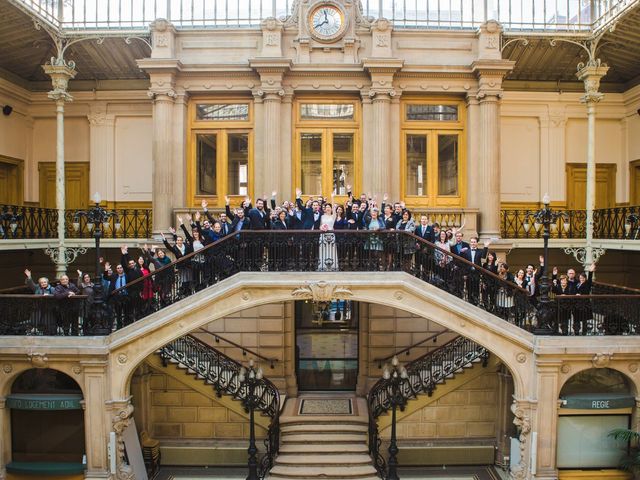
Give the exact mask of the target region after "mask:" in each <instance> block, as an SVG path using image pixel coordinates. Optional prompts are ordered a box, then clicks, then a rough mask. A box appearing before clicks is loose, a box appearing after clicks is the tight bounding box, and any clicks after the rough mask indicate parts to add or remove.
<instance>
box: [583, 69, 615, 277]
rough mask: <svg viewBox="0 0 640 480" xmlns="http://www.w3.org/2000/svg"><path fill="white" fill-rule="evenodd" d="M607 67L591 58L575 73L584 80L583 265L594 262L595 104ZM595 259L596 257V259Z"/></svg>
mask: <svg viewBox="0 0 640 480" xmlns="http://www.w3.org/2000/svg"><path fill="white" fill-rule="evenodd" d="M608 70H609V67H606V66H601V65H600V61H599V60H597V61H596V60H592V61H589V62H588V63H587V65H586V66H585V67H583V68H581V69H580V70H578V73H577V74H576V75H577V77H578V80H582V81H583V82H584V90H585V94H584V95H583V96H582V97H581V98H580V101H581V102H582V103H584V104H586V105H587V201H586V205H585V207H586V210H587V225H586V230H587V231H586V234H587V235H586V237H587V238H586V247H585V256H584V267H585V269H586V268H587V267H589V266H590V265H591V264H592V263H593V262H594V257H593V245H592V243H593V210H594V209H595V206H596V158H595V155H596V105H597V104H598V102H599V101H600V100H602V99H603V98H604V95H603V94H602V93H600V92H598V90H599V88H600V79H602V77H604V76H605V75H606V74H607V71H608ZM596 260H597V259H596Z"/></svg>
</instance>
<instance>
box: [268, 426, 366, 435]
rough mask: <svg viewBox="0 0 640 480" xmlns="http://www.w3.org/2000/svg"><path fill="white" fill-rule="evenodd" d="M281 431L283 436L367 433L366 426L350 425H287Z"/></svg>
mask: <svg viewBox="0 0 640 480" xmlns="http://www.w3.org/2000/svg"><path fill="white" fill-rule="evenodd" d="M280 431H281V432H282V434H283V435H287V434H292V433H352V432H358V433H360V432H367V431H368V428H367V426H366V425H349V424H340V423H335V424H329V425H326V424H325V425H322V424H319V423H318V424H300V425H285V426H282V427H281V429H280Z"/></svg>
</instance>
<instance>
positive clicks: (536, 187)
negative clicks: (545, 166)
mask: <svg viewBox="0 0 640 480" xmlns="http://www.w3.org/2000/svg"><path fill="white" fill-rule="evenodd" d="M500 126H501V128H502V131H501V138H502V140H501V145H500V154H501V159H502V163H501V175H500V192H501V196H502V201H503V202H530V201H535V199H538V198H540V122H539V121H538V119H537V118H536V117H504V116H503V117H502V121H501V125H500ZM523 145H526V146H527V148H522V147H523Z"/></svg>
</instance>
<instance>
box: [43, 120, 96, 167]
mask: <svg viewBox="0 0 640 480" xmlns="http://www.w3.org/2000/svg"><path fill="white" fill-rule="evenodd" d="M64 146H65V148H64V158H65V160H66V161H67V162H88V161H89V121H88V120H87V117H65V119H64ZM33 158H34V160H35V161H36V162H55V161H56V119H55V117H51V118H37V119H36V120H35V122H34V124H33ZM36 177H37V172H36Z"/></svg>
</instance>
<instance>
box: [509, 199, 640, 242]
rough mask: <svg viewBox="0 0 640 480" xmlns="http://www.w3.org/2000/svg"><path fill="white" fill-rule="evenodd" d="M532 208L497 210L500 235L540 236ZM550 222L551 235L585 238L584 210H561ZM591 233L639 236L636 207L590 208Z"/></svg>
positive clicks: (639, 216)
mask: <svg viewBox="0 0 640 480" xmlns="http://www.w3.org/2000/svg"><path fill="white" fill-rule="evenodd" d="M535 212H536V210H518V209H504V210H502V211H501V212H500V215H501V225H500V234H501V236H502V238H542V234H543V228H542V225H540V224H537V223H536V222H535V220H534V214H535ZM563 213H564V215H563V216H561V217H560V218H558V221H557V222H555V223H552V224H551V231H550V234H551V238H585V237H586V221H587V213H586V211H585V210H564V211H563ZM593 236H594V238H600V239H616V240H640V207H639V206H630V207H617V208H603V209H597V210H594V212H593Z"/></svg>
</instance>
